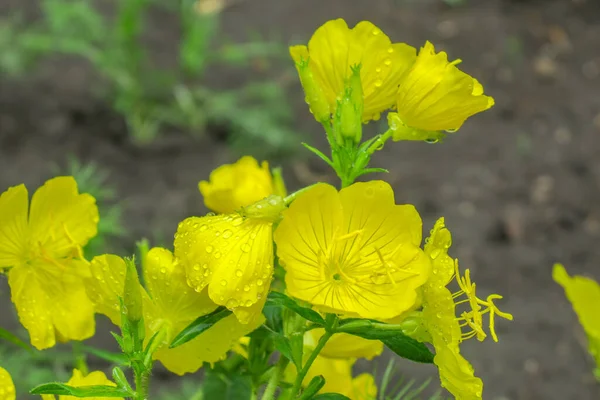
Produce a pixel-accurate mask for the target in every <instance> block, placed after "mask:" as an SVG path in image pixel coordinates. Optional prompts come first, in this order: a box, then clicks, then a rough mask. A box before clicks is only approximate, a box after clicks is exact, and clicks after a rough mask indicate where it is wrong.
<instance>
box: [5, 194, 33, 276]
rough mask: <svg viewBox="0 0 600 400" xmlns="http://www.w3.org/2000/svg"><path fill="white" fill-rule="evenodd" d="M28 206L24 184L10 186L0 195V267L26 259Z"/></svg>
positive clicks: (16, 263) (9, 265) (19, 262)
mask: <svg viewBox="0 0 600 400" xmlns="http://www.w3.org/2000/svg"><path fill="white" fill-rule="evenodd" d="M28 207H29V198H28V197H27V189H26V188H25V185H19V186H15V187H11V188H9V189H8V190H7V191H6V192H4V193H2V195H1V196H0V221H1V222H0V268H2V267H12V266H15V265H18V264H21V263H24V262H26V261H27V251H28V245H29V240H28V229H27V209H28Z"/></svg>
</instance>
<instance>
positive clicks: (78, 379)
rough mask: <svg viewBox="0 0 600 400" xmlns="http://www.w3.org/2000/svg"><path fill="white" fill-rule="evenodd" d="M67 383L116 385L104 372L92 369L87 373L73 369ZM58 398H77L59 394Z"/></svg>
mask: <svg viewBox="0 0 600 400" xmlns="http://www.w3.org/2000/svg"><path fill="white" fill-rule="evenodd" d="M67 385H70V386H74V387H81V386H94V385H103V386H115V387H116V386H117V385H116V384H115V383H114V382H113V381H111V380H110V379H108V378H107V377H106V374H104V372H102V371H94V372H90V373H89V374H87V375H85V376H84V375H83V373H82V372H81V371H80V370H78V369H74V370H73V376H72V377H71V379H69V381H68V382H67ZM58 399H59V400H77V399H78V398H77V397H74V396H59V398H58ZM88 399H90V400H115V399H117V400H118V399H121V400H123V398H122V397H88Z"/></svg>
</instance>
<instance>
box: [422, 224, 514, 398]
mask: <svg viewBox="0 0 600 400" xmlns="http://www.w3.org/2000/svg"><path fill="white" fill-rule="evenodd" d="M451 244H452V236H451V234H450V231H449V230H448V229H447V228H446V226H445V224H444V219H443V218H440V219H439V220H438V221H437V222H436V224H435V226H434V228H433V229H432V230H431V235H430V236H429V238H428V239H427V240H426V244H425V253H426V254H427V255H428V256H429V257H430V258H431V261H432V268H433V269H432V274H431V277H430V279H429V280H428V281H427V283H426V284H425V285H424V286H423V311H422V313H421V318H422V323H423V325H424V328H425V329H426V331H427V337H426V338H423V337H421V338H420V340H427V341H430V342H431V343H432V344H433V346H434V348H435V352H436V355H435V358H434V363H435V364H436V365H437V367H438V369H439V373H440V380H441V383H442V386H443V387H445V388H446V389H447V390H448V391H449V392H450V393H452V394H453V395H454V396H455V397H456V398H457V399H464V400H471V399H473V400H476V399H481V398H482V394H483V382H482V381H481V379H479V378H477V377H475V376H474V371H473V367H472V366H471V364H470V363H469V362H468V361H467V360H466V359H465V358H464V357H463V356H462V355H461V354H460V347H459V344H460V343H461V342H462V341H463V340H466V339H469V338H472V337H475V336H476V337H478V339H479V340H483V339H484V338H485V337H486V336H487V335H486V333H485V332H484V330H483V326H482V323H483V322H482V315H484V314H489V327H490V333H491V335H492V337H493V339H494V340H495V341H497V336H496V332H495V329H494V317H495V316H496V315H497V316H500V317H502V318H506V319H509V320H512V315H510V314H507V313H503V312H501V311H500V310H498V308H497V307H496V306H495V304H494V302H493V301H494V300H496V299H501V298H502V297H501V296H498V295H491V296H488V298H487V299H486V300H485V301H484V300H481V299H479V298H478V297H477V296H476V293H475V284H474V283H472V282H471V279H470V274H469V270H466V271H465V274H464V276H462V277H461V276H460V271H459V268H458V261H457V260H453V259H452V258H451V257H450V256H449V255H448V249H449V248H450V245H451ZM454 277H455V278H456V281H457V282H458V285H459V288H460V290H459V291H458V292H456V293H452V292H451V291H450V290H449V289H448V288H446V285H447V284H448V283H450V282H451V281H452V279H453V278H454ZM463 296H465V297H466V299H463V300H459V299H460V298H461V297H463ZM462 304H468V305H469V311H464V312H463V313H461V314H460V317H457V316H456V306H459V305H462ZM482 306H485V307H486V308H485V309H483V308H482ZM462 328H467V329H470V330H469V331H467V332H463V331H462Z"/></svg>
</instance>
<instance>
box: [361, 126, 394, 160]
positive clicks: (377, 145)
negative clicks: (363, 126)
mask: <svg viewBox="0 0 600 400" xmlns="http://www.w3.org/2000/svg"><path fill="white" fill-rule="evenodd" d="M393 134H394V131H393V130H392V129H391V128H390V129H388V130H387V131H385V132H384V133H382V134H381V135H379V137H378V138H377V139H376V140H375V141H374V142H373V144H371V146H369V148H368V149H367V153H368V154H373V153H374V152H376V151H377V150H380V149H381V148H382V147H383V145H384V144H385V142H387V141H388V139H389V138H391V137H392V135H393Z"/></svg>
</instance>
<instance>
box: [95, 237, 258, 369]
mask: <svg viewBox="0 0 600 400" xmlns="http://www.w3.org/2000/svg"><path fill="white" fill-rule="evenodd" d="M91 269H92V273H93V278H92V279H89V280H88V281H87V282H86V284H87V288H88V291H89V294H90V298H91V299H92V300H93V301H94V304H95V305H96V310H97V312H99V313H101V314H104V315H106V316H107V317H109V318H110V319H111V320H112V321H113V323H115V324H117V325H120V313H119V301H118V297H119V296H122V295H123V289H124V286H125V271H126V265H125V261H124V260H123V259H122V258H120V257H118V256H115V255H110V254H107V255H103V256H99V257H95V258H94V259H93V260H92V264H91ZM143 273H144V278H145V279H144V281H145V282H146V290H142V299H143V310H144V322H145V327H146V338H147V339H149V338H150V337H152V336H153V335H154V334H155V333H157V332H159V336H158V337H157V340H159V347H158V349H157V351H156V352H155V353H154V358H155V359H157V360H159V361H160V362H161V363H162V364H163V365H164V366H165V367H166V368H167V369H168V370H169V371H171V372H174V373H176V374H178V375H183V374H185V373H188V372H195V371H197V370H198V369H199V368H200V367H201V366H202V364H203V363H204V362H211V363H212V362H216V361H218V360H220V359H221V358H222V357H223V356H224V355H225V354H226V353H227V351H229V350H230V349H231V347H232V346H233V345H234V344H235V343H236V342H237V341H238V340H239V338H240V337H242V336H244V335H246V334H248V333H250V332H251V331H252V330H254V329H256V328H257V327H258V326H260V324H262V322H263V319H262V318H257V319H255V320H254V321H252V322H251V323H250V324H247V325H242V324H240V323H239V322H238V321H237V319H236V318H235V316H233V315H231V316H228V317H226V318H224V319H222V320H221V321H219V322H217V323H216V324H215V325H214V326H213V327H212V328H210V329H208V330H207V331H205V332H204V333H202V334H201V335H199V336H198V337H197V338H195V339H194V340H191V341H190V342H188V343H186V344H184V345H182V346H179V347H176V348H174V349H169V344H170V343H171V342H172V340H173V339H174V338H175V336H176V335H177V334H179V332H181V330H182V329H183V328H185V327H186V326H188V325H189V324H190V323H191V322H192V321H194V320H195V319H196V318H198V317H200V316H202V315H205V314H208V313H210V312H212V311H214V310H215V309H216V308H217V305H216V304H214V303H213V302H212V301H211V300H210V299H209V298H208V295H207V293H206V290H204V291H203V292H201V293H196V292H194V291H193V290H192V289H191V288H190V287H189V286H188V285H187V282H186V276H185V269H184V268H183V265H182V264H181V263H180V262H179V261H178V260H177V259H175V258H174V257H173V254H172V253H171V252H170V251H169V250H166V249H162V248H153V249H151V250H150V251H149V252H148V254H147V255H146V259H145V260H143Z"/></svg>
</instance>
